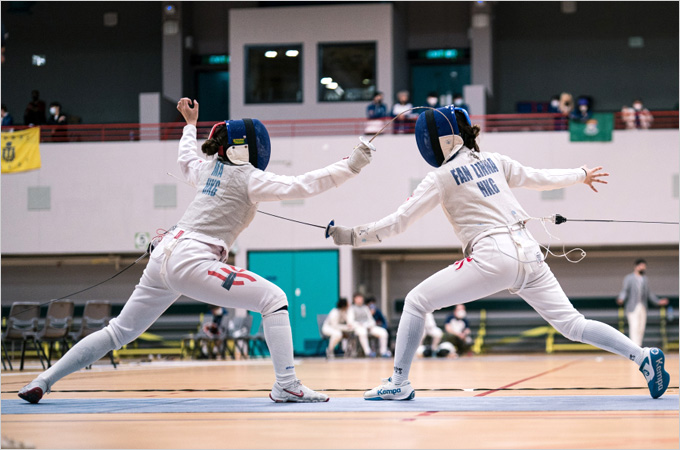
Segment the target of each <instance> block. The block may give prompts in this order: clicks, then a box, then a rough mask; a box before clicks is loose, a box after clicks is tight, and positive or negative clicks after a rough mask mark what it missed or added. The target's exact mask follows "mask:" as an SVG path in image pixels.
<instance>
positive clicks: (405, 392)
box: [364, 377, 416, 400]
mask: <svg viewBox="0 0 680 450" xmlns="http://www.w3.org/2000/svg"><path fill="white" fill-rule="evenodd" d="M382 381H383V384H381V385H380V386H378V387H376V388H373V389H371V390H370V391H366V392H364V400H413V397H415V396H416V391H415V390H414V389H413V388H412V387H411V382H410V381H408V380H407V381H403V382H402V383H401V384H395V383H394V382H393V381H392V378H391V377H390V378H387V379H383V380H382Z"/></svg>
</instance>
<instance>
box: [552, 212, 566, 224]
mask: <svg viewBox="0 0 680 450" xmlns="http://www.w3.org/2000/svg"><path fill="white" fill-rule="evenodd" d="M553 218H554V221H555V225H559V224H561V223H564V222H566V221H567V218H566V217H564V216H563V215H561V214H555V215H554V216H553Z"/></svg>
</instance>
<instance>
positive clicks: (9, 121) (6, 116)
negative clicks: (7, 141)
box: [2, 103, 14, 127]
mask: <svg viewBox="0 0 680 450" xmlns="http://www.w3.org/2000/svg"><path fill="white" fill-rule="evenodd" d="M11 125H14V118H13V117H12V115H11V114H10V113H9V112H8V111H7V106H5V104H4V103H3V104H2V126H3V127H9V126H11Z"/></svg>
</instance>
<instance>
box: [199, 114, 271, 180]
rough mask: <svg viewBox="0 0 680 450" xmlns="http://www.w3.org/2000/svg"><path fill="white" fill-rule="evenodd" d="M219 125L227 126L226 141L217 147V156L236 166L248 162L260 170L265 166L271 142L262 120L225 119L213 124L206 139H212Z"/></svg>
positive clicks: (267, 161)
mask: <svg viewBox="0 0 680 450" xmlns="http://www.w3.org/2000/svg"><path fill="white" fill-rule="evenodd" d="M221 126H226V127H227V142H228V143H227V145H226V146H221V147H220V148H219V150H218V152H217V154H218V156H220V157H221V158H223V159H226V160H228V161H229V162H230V163H232V164H234V165H238V166H240V165H243V164H248V163H250V164H252V165H253V167H256V168H258V169H260V170H265V169H266V168H267V165H268V164H269V156H270V154H271V143H270V142H269V133H268V132H267V128H266V127H265V126H264V124H262V122H260V121H259V120H257V119H242V120H225V121H224V122H219V123H216V124H215V125H214V126H213V128H212V130H211V131H210V135H209V136H208V139H212V137H213V134H215V130H216V129H217V128H219V127H221Z"/></svg>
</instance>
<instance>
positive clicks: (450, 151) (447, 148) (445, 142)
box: [415, 105, 472, 167]
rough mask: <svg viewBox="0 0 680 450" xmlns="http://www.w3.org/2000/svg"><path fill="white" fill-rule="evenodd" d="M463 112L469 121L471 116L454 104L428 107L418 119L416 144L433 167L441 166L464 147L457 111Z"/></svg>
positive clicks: (468, 121)
mask: <svg viewBox="0 0 680 450" xmlns="http://www.w3.org/2000/svg"><path fill="white" fill-rule="evenodd" d="M458 111H459V112H461V113H462V114H463V115H464V116H465V119H466V121H467V123H468V125H472V123H471V122H470V116H468V113H467V111H465V110H464V109H463V108H457V107H455V106H453V105H449V106H443V107H441V108H437V109H428V110H427V111H425V112H424V113H422V114H421V115H420V116H418V120H416V131H415V133H416V144H418V150H420V154H421V155H422V157H423V159H424V160H425V161H426V162H427V163H428V164H429V165H431V166H432V167H441V165H442V164H444V163H445V162H446V161H448V160H450V159H451V158H452V157H453V156H454V155H455V154H456V152H458V150H460V149H461V148H462V147H463V145H464V144H463V138H462V137H460V130H459V129H458V122H457V121H456V112H458Z"/></svg>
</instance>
